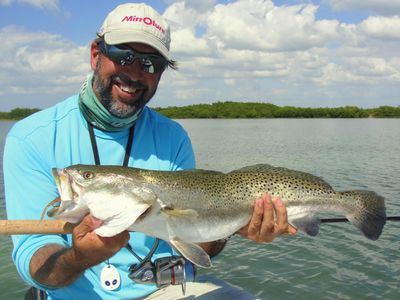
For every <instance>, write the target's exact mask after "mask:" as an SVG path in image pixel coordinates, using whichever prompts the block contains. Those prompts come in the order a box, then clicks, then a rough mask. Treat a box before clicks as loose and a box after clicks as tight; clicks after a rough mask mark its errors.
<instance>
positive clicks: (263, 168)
mask: <svg viewBox="0 0 400 300" xmlns="http://www.w3.org/2000/svg"><path fill="white" fill-rule="evenodd" d="M274 169H276V168H275V167H273V166H271V165H268V164H257V165H252V166H246V167H243V168H240V169H237V170H233V171H231V172H229V173H242V172H243V173H247V172H261V173H265V172H268V173H269V172H271V170H274Z"/></svg>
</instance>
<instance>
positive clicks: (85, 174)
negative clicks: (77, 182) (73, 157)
mask: <svg viewBox="0 0 400 300" xmlns="http://www.w3.org/2000/svg"><path fill="white" fill-rule="evenodd" d="M82 177H83V179H92V178H93V177H94V173H93V172H90V171H86V172H83V173H82Z"/></svg>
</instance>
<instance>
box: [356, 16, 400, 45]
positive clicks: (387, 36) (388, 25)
mask: <svg viewBox="0 0 400 300" xmlns="http://www.w3.org/2000/svg"><path fill="white" fill-rule="evenodd" d="M360 30H361V32H362V33H364V34H365V35H367V36H370V37H372V38H376V39H380V40H398V41H400V17H399V16H394V17H381V16H379V17H369V18H368V19H366V20H364V21H363V22H362V23H361V24H360Z"/></svg>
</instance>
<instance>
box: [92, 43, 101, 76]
mask: <svg viewBox="0 0 400 300" xmlns="http://www.w3.org/2000/svg"><path fill="white" fill-rule="evenodd" d="M99 56H100V49H99V46H98V45H97V43H96V42H95V41H93V42H92V44H91V45H90V66H91V68H92V70H93V71H94V70H96V65H97V61H98V60H99Z"/></svg>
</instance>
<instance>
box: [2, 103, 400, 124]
mask: <svg viewBox="0 0 400 300" xmlns="http://www.w3.org/2000/svg"><path fill="white" fill-rule="evenodd" d="M153 109H154V110H155V111H157V112H159V113H160V114H162V115H164V116H167V117H169V118H172V119H245V118H248V119H254V118H260V119H261V118H400V106H379V107H377V108H359V107H356V106H342V107H318V108H311V107H295V106H277V105H274V104H270V103H261V102H229V101H228V102H216V103H212V104H194V105H188V106H169V107H165V108H164V107H155V108H153ZM37 111H39V109H37V108H15V109H13V110H11V111H9V112H0V120H19V119H22V118H25V117H27V116H29V115H31V114H33V113H35V112H37Z"/></svg>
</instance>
